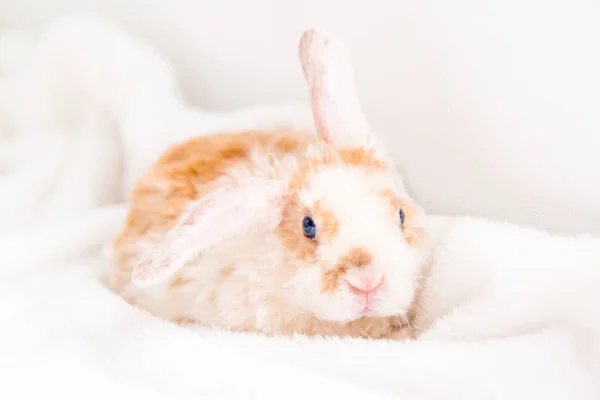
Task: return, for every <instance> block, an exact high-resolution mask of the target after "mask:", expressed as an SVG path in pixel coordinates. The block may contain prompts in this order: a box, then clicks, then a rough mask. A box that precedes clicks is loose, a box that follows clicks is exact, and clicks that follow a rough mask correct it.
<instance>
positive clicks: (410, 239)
mask: <svg viewBox="0 0 600 400" xmlns="http://www.w3.org/2000/svg"><path fill="white" fill-rule="evenodd" d="M400 206H401V207H402V210H403V211H404V226H403V228H402V232H403V233H404V237H405V239H406V242H407V243H408V244H409V245H410V246H413V247H420V246H421V245H423V243H424V240H425V236H426V232H425V228H424V227H423V226H421V225H420V224H419V221H420V220H421V216H422V214H423V210H422V209H421V207H419V206H418V205H416V204H415V203H413V202H411V201H406V200H404V201H401V202H400Z"/></svg>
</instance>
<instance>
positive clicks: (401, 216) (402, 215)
mask: <svg viewBox="0 0 600 400" xmlns="http://www.w3.org/2000/svg"><path fill="white" fill-rule="evenodd" d="M398 216H399V217H400V225H402V224H404V211H402V209H400V211H399V212H398Z"/></svg>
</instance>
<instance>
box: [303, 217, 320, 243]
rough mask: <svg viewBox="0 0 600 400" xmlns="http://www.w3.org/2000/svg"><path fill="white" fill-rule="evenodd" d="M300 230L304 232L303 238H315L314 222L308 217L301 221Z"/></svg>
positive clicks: (315, 228)
mask: <svg viewBox="0 0 600 400" xmlns="http://www.w3.org/2000/svg"><path fill="white" fill-rule="evenodd" d="M302 230H303V231H304V236H306V237H307V238H310V239H314V238H315V236H317V227H316V226H315V221H313V219H312V218H311V217H309V216H306V217H304V219H303V220H302Z"/></svg>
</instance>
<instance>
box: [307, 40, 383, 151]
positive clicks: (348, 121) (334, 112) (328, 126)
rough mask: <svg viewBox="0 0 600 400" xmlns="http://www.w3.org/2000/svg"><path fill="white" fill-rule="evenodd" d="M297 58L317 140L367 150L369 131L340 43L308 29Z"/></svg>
mask: <svg viewBox="0 0 600 400" xmlns="http://www.w3.org/2000/svg"><path fill="white" fill-rule="evenodd" d="M299 56H300V60H301V62H302V70H303V72H304V76H305V78H306V82H307V83H308V87H309V92H310V95H311V104H312V109H313V117H314V119H315V125H316V129H317V132H318V133H319V135H320V137H321V138H322V139H323V140H324V141H326V142H328V143H330V144H331V145H333V146H336V147H338V148H339V147H360V146H364V147H370V146H371V145H372V135H371V129H370V127H369V124H368V122H367V119H366V117H365V115H364V113H363V112H362V109H361V106H360V102H359V100H358V95H357V91H356V86H355V82H354V73H353V70H352V63H351V61H350V57H349V55H348V53H347V52H346V49H345V48H344V45H343V44H342V42H341V41H339V40H337V39H336V38H334V37H332V36H331V35H328V34H326V33H325V32H318V31H316V30H314V29H310V30H307V31H305V32H304V34H303V35H302V38H301V40H300V45H299Z"/></svg>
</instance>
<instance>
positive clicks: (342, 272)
mask: <svg viewBox="0 0 600 400" xmlns="http://www.w3.org/2000/svg"><path fill="white" fill-rule="evenodd" d="M299 55H300V59H301V63H302V68H303V72H304V76H305V78H306V82H307V83H308V87H309V92H310V94H311V102H312V109H313V116H314V121H315V126H316V132H317V135H316V136H315V135H313V134H312V133H311V132H287V131H277V132H255V131H253V132H243V133H242V132H239V133H238V132H236V133H221V134H214V135H210V136H202V137H197V138H194V139H191V140H188V141H186V142H184V143H181V144H179V145H176V146H174V147H172V148H171V149H169V150H168V151H167V152H166V153H165V154H164V155H163V156H162V157H161V158H160V159H159V160H158V161H157V162H156V164H155V165H154V166H153V167H152V168H151V169H150V171H149V172H148V173H147V174H146V175H145V176H144V177H143V178H142V179H141V180H140V182H139V183H138V185H137V187H136V188H135V190H134V192H133V194H132V197H131V209H130V212H129V216H128V219H127V221H126V226H125V228H124V230H123V231H122V233H121V234H120V236H119V237H118V238H117V239H116V240H115V242H114V246H113V254H114V268H113V269H112V273H111V281H112V282H111V283H112V287H113V288H114V290H115V291H116V292H118V293H120V294H121V295H122V296H123V297H124V298H125V299H127V300H128V301H129V302H131V303H133V304H136V305H138V306H140V307H142V308H144V309H147V310H149V311H150V312H151V313H153V314H154V315H157V316H160V317H162V318H165V319H168V320H172V321H177V322H193V323H198V324H201V325H204V326H211V327H219V328H224V329H229V330H234V331H255V332H262V333H264V334H268V335H273V334H295V333H298V334H306V335H328V334H331V335H342V336H354V337H370V338H378V337H403V335H404V334H405V332H404V328H405V326H406V325H405V323H406V322H407V321H408V320H409V319H410V318H411V312H412V310H413V309H414V305H415V299H416V298H418V293H419V287H420V281H421V278H422V275H423V271H422V265H423V259H424V255H425V254H426V251H424V249H425V248H426V247H427V243H428V240H427V237H426V234H425V232H424V230H423V229H422V226H421V223H422V218H423V217H424V212H423V210H422V209H421V208H420V207H419V206H418V205H417V204H415V203H414V202H413V201H412V200H411V198H410V197H409V195H408V194H407V193H406V191H405V189H404V187H403V184H402V181H401V178H400V176H399V174H397V172H396V171H395V168H394V167H393V165H392V164H391V163H390V161H389V159H388V158H387V157H386V155H385V154H384V153H383V152H382V151H381V149H379V148H378V146H376V144H375V143H376V137H375V136H374V135H373V133H372V132H371V130H370V128H369V124H368V123H367V120H366V118H365V116H364V115H363V113H362V111H361V107H360V104H359V101H358V98H357V94H356V89H355V85H354V77H353V72H352V67H351V63H350V60H349V57H348V54H347V53H346V50H345V49H344V47H343V44H342V43H341V42H339V41H338V40H336V39H335V38H333V37H331V36H329V35H327V34H325V33H321V32H317V31H316V30H307V31H306V32H304V34H303V36H302V38H301V40H300V45H299Z"/></svg>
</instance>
